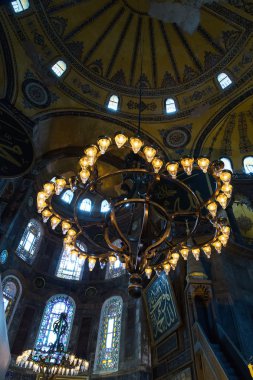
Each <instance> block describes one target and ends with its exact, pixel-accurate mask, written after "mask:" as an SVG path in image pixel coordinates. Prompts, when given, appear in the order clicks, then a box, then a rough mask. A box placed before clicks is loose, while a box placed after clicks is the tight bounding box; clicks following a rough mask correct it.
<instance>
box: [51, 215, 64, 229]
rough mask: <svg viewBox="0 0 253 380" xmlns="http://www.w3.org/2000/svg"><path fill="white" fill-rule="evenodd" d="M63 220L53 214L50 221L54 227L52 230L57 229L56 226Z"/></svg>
mask: <svg viewBox="0 0 253 380" xmlns="http://www.w3.org/2000/svg"><path fill="white" fill-rule="evenodd" d="M60 222H61V219H60V218H58V217H57V216H53V217H52V218H51V219H50V223H51V227H52V230H55V229H56V227H57V226H58V224H59V223H60Z"/></svg>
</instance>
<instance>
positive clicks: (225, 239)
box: [218, 235, 229, 247]
mask: <svg viewBox="0 0 253 380" xmlns="http://www.w3.org/2000/svg"><path fill="white" fill-rule="evenodd" d="M228 238H229V237H228V236H227V235H220V236H218V239H219V241H220V242H221V244H222V245H223V247H226V245H227V243H228Z"/></svg>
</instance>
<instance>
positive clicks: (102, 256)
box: [37, 132, 232, 282]
mask: <svg viewBox="0 0 253 380" xmlns="http://www.w3.org/2000/svg"><path fill="white" fill-rule="evenodd" d="M115 146H116V147H117V148H118V149H122V148H123V147H124V148H130V149H132V150H133V152H134V153H135V154H139V155H140V156H141V157H142V158H144V159H145V160H146V162H147V165H148V168H147V169H124V170H116V171H114V172H111V173H108V174H106V175H104V176H101V177H98V175H97V170H96V161H97V160H98V159H99V158H100V157H101V156H102V155H104V154H105V153H106V152H108V151H110V150H111V149H113V148H115ZM84 153H85V155H84V156H83V157H82V158H81V159H80V161H79V164H80V166H81V170H80V172H79V174H78V175H77V176H75V177H71V178H69V179H68V181H67V179H65V178H62V177H61V178H60V177H58V178H57V179H56V180H55V183H52V182H48V183H45V184H44V186H43V190H41V191H40V192H38V195H37V207H38V212H39V213H42V217H43V221H44V222H45V223H46V222H47V221H48V220H49V219H50V222H51V227H52V229H55V228H56V227H57V226H58V225H60V224H61V227H62V232H63V235H64V236H65V237H64V240H63V242H64V246H65V248H66V249H67V250H68V251H69V252H70V254H72V255H74V256H78V257H79V259H80V260H82V261H84V260H86V259H88V264H89V269H90V270H93V268H94V266H95V264H96V260H97V259H99V261H100V265H101V267H102V268H103V267H104V266H105V264H106V263H107V262H109V263H110V265H114V263H115V261H116V260H117V258H119V259H120V261H121V262H122V263H123V265H124V266H125V267H126V269H127V270H128V272H129V273H130V274H131V275H132V276H135V275H136V276H137V277H138V276H141V275H142V274H143V273H144V272H145V273H146V276H147V277H148V278H150V277H151V274H152V272H153V270H155V271H156V272H161V271H162V270H164V271H165V272H166V273H167V274H168V273H169V271H170V269H171V268H172V269H175V268H176V265H177V262H178V260H179V257H180V256H182V257H183V259H184V260H187V257H188V255H189V253H192V254H193V255H194V257H195V259H196V260H199V256H200V252H201V250H202V251H203V252H204V253H205V255H206V256H207V257H208V258H210V255H211V252H212V247H213V248H214V249H215V250H216V251H217V252H218V253H220V252H221V248H222V246H225V245H226V244H227V241H228V239H229V234H230V227H229V226H228V225H227V222H226V220H225V219H223V218H220V217H218V214H219V212H218V213H217V210H218V208H220V207H222V208H223V209H225V208H226V207H227V204H228V202H229V199H230V198H231V194H232V185H231V184H230V181H231V172H230V171H228V170H224V163H223V162H222V161H213V162H210V160H209V159H208V158H207V157H206V156H201V157H199V158H197V159H194V158H193V157H190V156H184V157H182V158H181V159H180V160H179V161H170V162H167V163H166V164H164V162H163V160H162V159H161V158H160V157H159V156H157V149H155V148H154V147H153V146H150V145H145V144H144V141H143V140H142V139H141V138H140V137H139V136H134V137H131V138H130V139H129V138H128V137H127V135H126V134H125V133H124V132H117V133H116V134H115V136H114V142H113V140H112V139H111V138H110V137H107V136H102V137H99V138H98V141H97V145H90V146H88V147H87V148H86V149H85V150H84ZM162 168H164V170H162ZM193 169H194V170H196V169H197V170H201V171H202V172H204V173H208V174H210V175H212V176H213V178H214V180H215V181H216V189H215V191H214V192H213V194H212V195H211V197H210V198H209V199H208V200H207V201H205V202H200V200H199V198H198V196H197V195H196V194H195V192H194V191H193V190H192V189H191V188H190V187H189V186H187V185H186V184H185V183H184V182H182V181H181V180H180V179H178V178H177V174H178V173H180V172H182V171H184V172H185V173H186V174H187V175H188V176H190V175H191V174H192V170H193ZM124 173H132V174H143V175H149V176H150V177H152V178H153V180H152V181H150V184H149V187H148V190H147V193H146V196H145V198H144V199H142V198H141V197H140V198H128V199H124V200H120V201H116V202H115V203H114V202H113V199H111V200H109V203H110V211H109V212H108V214H107V218H105V222H104V224H103V227H104V238H105V241H106V243H107V245H108V250H106V252H103V253H99V254H94V253H92V252H83V251H82V250H81V249H80V247H78V245H77V243H76V242H77V238H78V236H80V235H81V234H83V235H84V236H85V228H84V227H82V226H81V225H80V223H79V221H78V217H77V207H76V205H77V204H78V200H79V198H80V196H81V195H83V194H84V193H85V192H87V191H89V190H90V191H91V190H93V189H94V188H96V185H97V184H98V183H99V182H101V181H103V180H105V179H107V178H109V177H111V176H115V175H120V174H124ZM162 178H164V179H166V178H169V179H170V181H174V182H175V183H176V184H177V185H179V186H181V187H182V188H184V189H185V190H186V191H188V192H189V193H190V194H191V195H192V197H193V199H194V202H195V204H196V209H195V210H194V211H191V212H190V211H189V212H188V211H187V212H182V211H180V212H173V213H169V212H168V211H167V210H165V208H164V207H163V206H161V205H160V204H158V203H156V202H153V201H152V190H153V187H154V184H155V183H157V181H159V180H160V179H162ZM64 189H71V190H72V191H73V192H74V191H76V190H77V189H79V194H78V196H77V198H76V200H75V205H74V216H73V218H71V219H67V218H64V217H62V216H61V215H59V214H58V213H57V212H56V211H55V209H54V208H53V205H52V202H51V200H52V197H53V196H54V195H60V194H61V192H62V191H63V190H64ZM131 203H134V204H142V206H143V210H144V211H143V221H142V229H141V232H140V237H141V235H142V234H143V233H145V229H146V226H147V223H148V217H149V209H150V207H154V208H156V209H157V210H159V212H160V214H162V215H163V217H164V218H165V219H166V221H167V223H166V227H165V228H164V230H163V231H162V233H161V235H160V236H159V238H158V239H157V240H156V241H154V242H153V243H152V244H151V245H149V246H147V247H144V248H143V247H141V244H139V246H138V249H137V252H133V251H132V249H131V245H130V243H129V241H128V239H127V237H126V236H125V234H124V233H123V231H122V230H121V229H120V227H119V225H118V222H117V216H116V210H117V209H119V208H121V207H123V206H124V205H126V204H131ZM203 210H205V211H204V212H203ZM177 216H183V217H185V219H187V217H190V216H195V217H196V223H195V225H194V227H193V228H192V230H191V231H189V232H188V234H187V238H186V239H184V240H183V241H180V242H176V244H174V245H173V244H172V243H171V242H168V237H169V235H170V232H171V223H172V221H173V220H174V219H175V217H177ZM201 220H207V221H209V222H210V223H211V224H212V226H213V227H214V228H215V233H214V235H213V237H212V238H211V239H209V240H208V241H206V242H205V243H204V244H201V245H199V244H196V245H193V246H191V247H190V246H189V237H190V236H191V235H192V234H193V233H194V231H195V230H196V227H197V225H198V224H199V222H200V221H201ZM94 224H96V222H94ZM109 224H110V225H112V226H113V227H114V228H115V230H116V231H117V233H118V236H119V237H120V239H121V242H122V244H121V246H116V245H115V244H114V243H113V242H112V241H111V240H110V233H109ZM164 242H166V244H167V248H166V250H165V251H164V250H163V254H162V255H161V252H159V255H158V248H159V247H161V245H162V244H163V243H164ZM158 256H159V257H158ZM130 282H131V279H130ZM137 282H138V281H137Z"/></svg>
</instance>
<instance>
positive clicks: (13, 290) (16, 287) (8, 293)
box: [2, 275, 22, 327]
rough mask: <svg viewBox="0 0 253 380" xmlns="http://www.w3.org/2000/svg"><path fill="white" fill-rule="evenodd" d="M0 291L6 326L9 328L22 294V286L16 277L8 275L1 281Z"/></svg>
mask: <svg viewBox="0 0 253 380" xmlns="http://www.w3.org/2000/svg"><path fill="white" fill-rule="evenodd" d="M2 290H3V301H4V311H5V318H6V324H7V326H8V327H9V326H10V324H11V321H12V318H13V316H14V314H15V311H16V308H17V306H18V303H19V300H20V297H21V294H22V285H21V282H20V281H19V279H18V278H17V277H16V276H13V275H9V276H6V277H5V278H4V279H3V281H2Z"/></svg>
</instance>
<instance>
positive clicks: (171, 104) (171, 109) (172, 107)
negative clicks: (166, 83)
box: [165, 98, 177, 113]
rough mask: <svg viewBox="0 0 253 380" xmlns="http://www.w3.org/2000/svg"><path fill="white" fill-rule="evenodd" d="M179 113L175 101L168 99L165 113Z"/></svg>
mask: <svg viewBox="0 0 253 380" xmlns="http://www.w3.org/2000/svg"><path fill="white" fill-rule="evenodd" d="M176 111H177V107H176V103H175V100H174V99H172V98H168V99H166V100H165V112H166V113H175V112H176Z"/></svg>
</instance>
